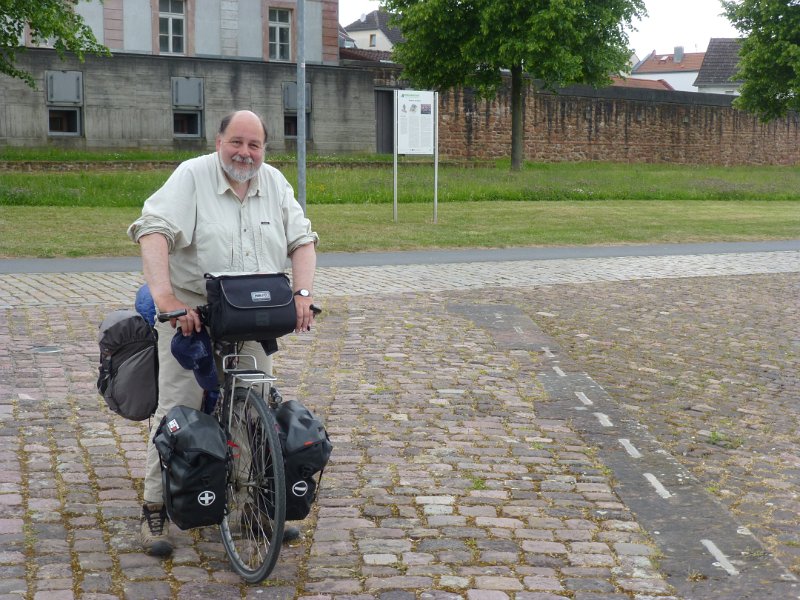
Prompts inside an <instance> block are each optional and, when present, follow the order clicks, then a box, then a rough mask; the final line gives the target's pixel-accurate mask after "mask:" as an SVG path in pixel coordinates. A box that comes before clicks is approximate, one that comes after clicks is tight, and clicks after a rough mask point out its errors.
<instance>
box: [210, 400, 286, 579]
mask: <svg viewBox="0 0 800 600" xmlns="http://www.w3.org/2000/svg"><path fill="white" fill-rule="evenodd" d="M226 402H228V403H230V402H231V401H230V400H226ZM223 414H224V415H225V417H230V423H229V426H228V439H229V442H228V443H229V445H230V446H231V449H232V455H233V457H232V460H231V462H230V471H229V474H228V490H227V492H228V493H227V498H226V509H227V510H226V515H225V518H224V519H223V521H222V524H221V525H220V531H221V532H222V543H223V545H224V546H225V551H226V552H227V553H228V558H230V561H231V564H232V565H233V568H234V570H235V571H236V572H237V573H238V574H239V575H240V576H241V577H242V578H243V579H244V580H245V581H247V582H249V583H258V582H259V581H261V580H263V579H264V578H265V577H267V576H268V575H269V574H270V573H271V572H272V569H273V568H274V567H275V563H276V562H277V560H278V554H279V553H280V550H281V542H282V540H283V526H284V520H285V515H286V491H285V483H284V475H283V455H282V453H281V445H280V439H279V438H278V429H277V424H276V423H275V418H274V417H273V415H272V411H270V410H269V409H268V408H267V405H266V403H265V402H264V399H263V398H262V397H261V395H260V394H258V393H257V392H255V391H254V390H252V389H244V388H237V389H236V390H235V393H234V395H233V401H232V404H229V405H228V406H225V407H223Z"/></svg>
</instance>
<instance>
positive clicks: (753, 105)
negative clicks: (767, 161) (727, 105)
mask: <svg viewBox="0 0 800 600" xmlns="http://www.w3.org/2000/svg"><path fill="white" fill-rule="evenodd" d="M722 4H723V6H724V8H725V14H726V16H727V17H728V19H729V20H730V21H731V23H732V24H733V26H734V27H735V28H736V29H737V30H739V32H740V33H741V34H742V37H743V38H744V39H743V40H742V44H741V48H740V51H739V65H738V68H737V73H736V75H735V76H734V78H735V79H740V80H742V81H743V84H742V87H741V90H740V93H741V95H740V96H739V97H738V98H736V100H735V101H734V106H736V107H737V108H741V109H743V110H746V111H748V112H752V113H755V114H756V115H758V117H759V118H760V119H761V120H762V121H770V120H772V119H776V118H778V117H782V116H784V115H785V114H786V113H787V112H788V111H790V110H791V111H800V2H798V1H797V0H738V1H724V2H723V3H722Z"/></svg>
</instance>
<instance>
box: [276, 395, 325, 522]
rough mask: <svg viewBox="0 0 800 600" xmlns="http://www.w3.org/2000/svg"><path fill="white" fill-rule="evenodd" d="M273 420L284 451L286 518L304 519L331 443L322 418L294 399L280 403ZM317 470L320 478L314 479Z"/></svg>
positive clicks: (292, 519) (311, 503)
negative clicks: (275, 422)
mask: <svg viewBox="0 0 800 600" xmlns="http://www.w3.org/2000/svg"><path fill="white" fill-rule="evenodd" d="M272 389H275V388H272ZM275 420H276V421H277V422H278V428H279V431H278V436H279V437H280V440H281V449H282V450H283V471H284V476H285V480H286V520H287V521H297V520H300V519H305V518H306V516H308V513H309V512H311V507H312V506H313V504H314V502H315V501H316V499H317V494H318V492H319V484H320V482H321V481H322V472H323V471H324V469H325V465H327V464H328V459H330V456H331V452H332V450H333V445H332V444H331V441H330V438H329V437H328V432H327V431H325V426H324V425H323V424H322V421H320V420H319V419H318V418H317V417H315V416H314V414H313V413H312V412H311V411H310V410H308V409H307V408H306V407H305V406H303V405H302V404H300V402H297V401H296V400H285V401H283V402H281V403H280V405H279V406H278V408H277V409H276V411H275ZM317 473H319V477H317V478H316V479H315V478H314V476H315V475H316V474H317Z"/></svg>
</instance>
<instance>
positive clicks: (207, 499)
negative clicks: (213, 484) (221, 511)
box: [197, 490, 217, 506]
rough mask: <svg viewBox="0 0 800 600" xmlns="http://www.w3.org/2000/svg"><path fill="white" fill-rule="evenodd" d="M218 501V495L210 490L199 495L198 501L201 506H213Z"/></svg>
mask: <svg viewBox="0 0 800 600" xmlns="http://www.w3.org/2000/svg"><path fill="white" fill-rule="evenodd" d="M216 499H217V495H216V494H215V493H214V492H212V491H210V490H205V491H202V492H200V493H199V494H198V495H197V501H198V502H199V503H200V505H201V506H211V505H212V504H214V500H216Z"/></svg>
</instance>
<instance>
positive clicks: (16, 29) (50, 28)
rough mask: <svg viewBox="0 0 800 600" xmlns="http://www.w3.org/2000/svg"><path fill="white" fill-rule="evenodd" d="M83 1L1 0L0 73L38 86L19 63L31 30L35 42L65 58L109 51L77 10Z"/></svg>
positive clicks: (32, 85)
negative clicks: (66, 56) (45, 45)
mask: <svg viewBox="0 0 800 600" xmlns="http://www.w3.org/2000/svg"><path fill="white" fill-rule="evenodd" d="M78 2H79V0H0V73H5V74H6V75H10V76H11V77H16V78H18V79H22V80H23V81H25V82H26V83H27V84H28V85H30V86H31V87H35V82H34V80H33V77H32V76H31V74H30V73H28V72H27V71H25V70H23V69H21V68H19V67H17V66H16V59H17V53H18V52H19V51H20V50H24V43H23V41H24V35H25V32H26V27H27V30H28V31H29V32H30V36H31V41H32V42H33V44H34V45H39V44H47V45H49V46H52V47H53V48H54V49H55V51H56V52H57V53H58V55H59V56H60V57H61V58H64V56H65V55H66V54H67V53H68V52H71V53H73V54H75V55H76V56H77V57H78V59H80V60H83V56H84V54H85V53H87V52H92V53H95V54H108V50H107V49H106V47H105V46H103V45H102V44H100V43H98V41H97V39H96V38H95V36H94V34H93V33H92V30H91V29H90V28H89V27H88V26H87V25H86V23H84V21H83V18H82V17H81V16H80V15H79V14H78V13H77V12H75V6H76V5H77V4H78Z"/></svg>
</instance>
